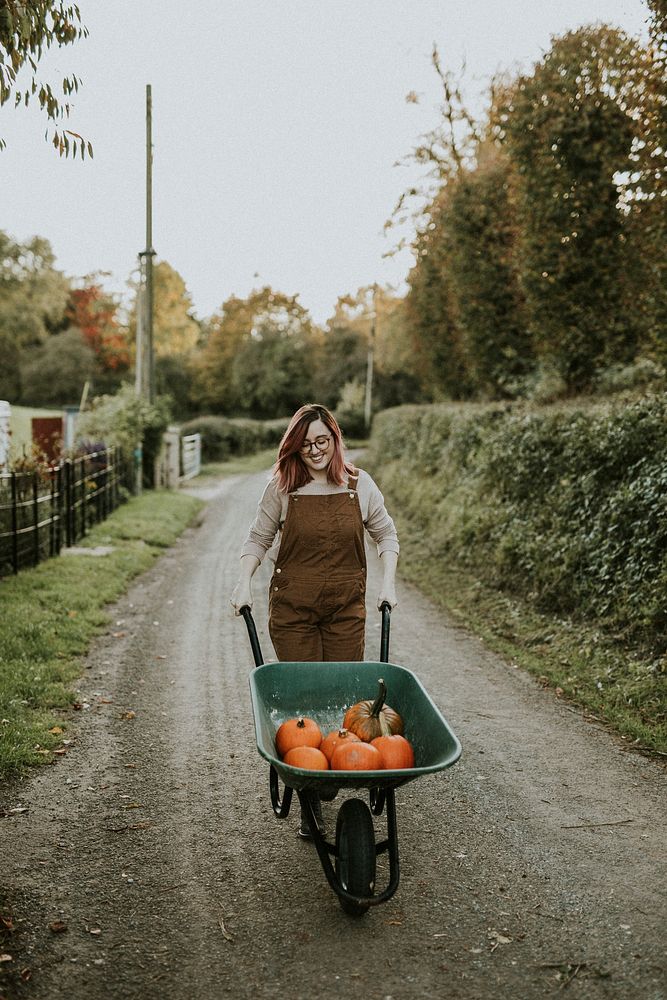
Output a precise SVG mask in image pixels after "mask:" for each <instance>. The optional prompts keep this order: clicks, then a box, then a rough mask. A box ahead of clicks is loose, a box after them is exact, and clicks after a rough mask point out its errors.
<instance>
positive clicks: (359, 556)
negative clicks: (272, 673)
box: [269, 473, 366, 662]
mask: <svg viewBox="0 0 667 1000" xmlns="http://www.w3.org/2000/svg"><path fill="white" fill-rule="evenodd" d="M358 479H359V474H358V473H355V474H354V475H351V476H350V478H349V481H348V489H347V490H346V491H345V493H331V494H328V495H326V496H317V495H302V494H299V493H298V491H297V492H295V493H291V494H290V498H289V505H288V508H287V516H286V517H285V524H284V527H283V533H282V538H281V541H280V548H279V550H278V558H277V559H276V565H275V569H274V572H273V576H272V577H271V584H270V590H269V634H270V636H271V640H272V642H273V646H274V649H275V651H276V655H277V657H278V659H279V660H281V661H283V662H286V661H296V660H313V661H318V660H319V661H322V660H363V658H364V627H365V621H366V603H365V599H366V549H365V547H364V523H363V519H362V516H361V507H360V505H359V496H358V494H357V482H358Z"/></svg>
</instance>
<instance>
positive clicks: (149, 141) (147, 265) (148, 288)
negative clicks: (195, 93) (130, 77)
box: [142, 83, 155, 403]
mask: <svg viewBox="0 0 667 1000" xmlns="http://www.w3.org/2000/svg"><path fill="white" fill-rule="evenodd" d="M142 256H143V258H144V272H145V297H144V307H145V308H144V332H145V337H146V369H147V371H146V376H147V377H146V384H147V387H148V400H149V402H151V403H153V402H154V401H155V358H154V352H153V257H154V256H155V250H154V249H153V96H152V92H151V85H150V83H147V84H146V249H145V250H144V252H143V255H142Z"/></svg>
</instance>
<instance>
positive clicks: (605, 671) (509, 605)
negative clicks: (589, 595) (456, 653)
mask: <svg viewBox="0 0 667 1000" xmlns="http://www.w3.org/2000/svg"><path fill="white" fill-rule="evenodd" d="M392 513H393V512H392ZM394 519H395V521H396V523H397V527H398V531H399V537H400V540H401V558H400V564H399V566H400V573H401V575H402V576H403V577H405V578H406V579H407V580H409V581H410V582H411V583H414V584H415V585H416V586H417V587H418V588H419V589H420V590H421V591H422V592H423V593H424V594H426V595H427V596H428V597H430V598H431V599H432V600H433V601H435V602H436V603H437V604H438V605H440V606H441V607H442V608H444V609H445V610H446V611H447V612H449V613H450V614H451V615H452V617H454V618H455V619H457V620H458V621H459V622H460V623H461V624H463V625H465V626H466V627H467V628H469V629H470V630H471V631H473V632H475V633H476V634H477V635H478V636H480V637H481V638H482V639H483V641H484V642H485V644H486V645H487V646H488V647H489V648H490V649H492V650H494V651H495V652H497V653H500V654H501V655H502V656H503V657H504V658H505V659H507V660H508V661H509V662H510V663H511V664H512V665H516V666H518V667H521V668H523V669H524V670H527V671H528V672H529V673H531V674H532V675H533V676H535V677H536V678H537V679H538V681H539V682H540V683H541V684H542V685H543V686H544V687H549V688H551V689H552V690H554V692H555V694H556V696H557V697H558V698H561V699H563V700H564V701H567V702H569V703H571V704H573V705H577V706H579V707H580V708H583V709H584V715H585V716H586V717H587V718H589V719H594V720H595V721H598V722H602V723H603V724H605V725H606V726H607V727H609V728H610V729H612V730H614V731H615V732H616V733H617V734H618V735H619V736H620V737H621V739H622V740H623V741H624V742H626V744H627V745H628V747H633V748H636V749H639V750H646V751H649V752H653V753H656V754H659V755H661V756H667V690H666V688H667V663H666V662H665V658H664V657H662V658H658V659H656V658H651V657H650V656H649V655H648V654H647V651H646V650H641V649H638V648H636V647H631V646H629V645H626V644H624V643H623V642H622V640H621V639H618V640H615V639H614V637H613V636H610V635H609V634H608V633H606V634H605V632H604V631H603V630H602V629H598V628H597V627H595V625H592V626H591V625H582V624H581V623H580V622H572V621H570V620H567V619H560V618H557V617H555V616H552V615H546V614H542V613H539V612H537V611H535V610H534V609H533V608H531V607H530V606H529V605H528V604H527V603H526V602H524V601H521V600H520V599H518V598H514V597H512V596H510V595H508V594H506V593H504V592H501V591H499V590H497V589H494V588H493V587H490V586H488V585H485V584H484V583H482V582H480V581H479V580H478V579H476V578H475V576H474V575H473V574H471V573H469V572H468V571H466V570H462V569H461V568H460V567H456V566H455V565H452V564H447V563H446V561H445V560H442V559H438V560H436V559H434V558H433V555H432V553H431V552H430V550H429V546H428V541H427V540H426V539H424V535H423V529H422V528H420V527H419V526H418V525H415V524H411V523H410V522H409V521H408V520H407V519H405V518H402V517H401V515H400V513H399V514H398V515H397V516H395V517H394Z"/></svg>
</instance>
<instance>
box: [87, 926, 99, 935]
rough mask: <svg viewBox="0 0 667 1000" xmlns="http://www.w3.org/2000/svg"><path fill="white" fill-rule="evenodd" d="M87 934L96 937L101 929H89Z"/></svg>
mask: <svg viewBox="0 0 667 1000" xmlns="http://www.w3.org/2000/svg"><path fill="white" fill-rule="evenodd" d="M88 933H89V934H93V935H94V936H95V937H97V936H98V934H101V933H102V928H101V927H91V928H90V930H89V931H88Z"/></svg>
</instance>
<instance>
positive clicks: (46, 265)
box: [0, 231, 69, 401]
mask: <svg viewBox="0 0 667 1000" xmlns="http://www.w3.org/2000/svg"><path fill="white" fill-rule="evenodd" d="M54 263H55V256H54V254H53V251H52V250H51V245H50V244H49V242H48V240H45V239H42V238H41V237H39V236H35V237H33V239H31V240H29V241H28V242H27V243H17V242H16V241H15V240H13V239H12V238H11V237H10V236H8V235H7V233H3V232H2V231H0V356H1V357H2V359H3V363H2V364H1V365H0V398H2V399H9V400H10V401H12V400H14V401H16V400H18V399H19V398H20V396H21V362H22V358H23V356H24V353H25V351H26V350H29V349H30V348H33V347H38V346H39V345H40V344H43V343H44V341H45V340H46V339H47V338H48V337H49V335H50V334H51V333H54V332H56V331H57V330H61V329H63V328H64V327H66V326H67V323H66V321H65V320H64V312H65V307H66V305H67V298H68V295H69V282H68V281H67V279H66V278H65V277H64V275H63V274H62V273H61V272H60V271H58V270H56V268H55V267H54Z"/></svg>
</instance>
